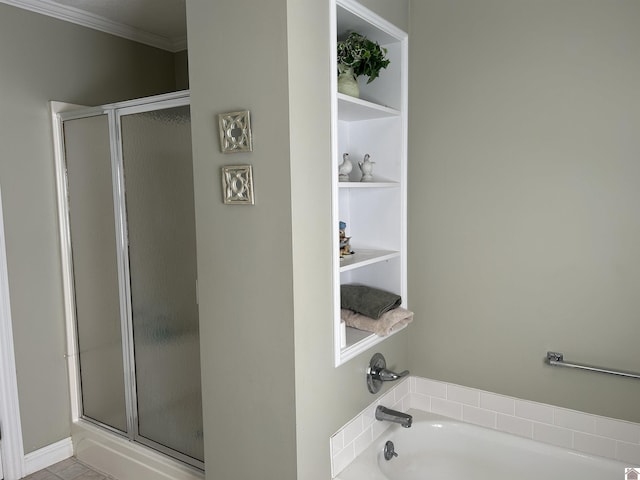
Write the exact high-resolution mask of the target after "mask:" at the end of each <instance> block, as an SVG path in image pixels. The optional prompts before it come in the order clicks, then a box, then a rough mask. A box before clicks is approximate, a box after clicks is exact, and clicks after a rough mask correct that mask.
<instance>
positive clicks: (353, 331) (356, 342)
mask: <svg viewBox="0 0 640 480" xmlns="http://www.w3.org/2000/svg"><path fill="white" fill-rule="evenodd" d="M405 328H407V325H403V326H402V327H400V328H398V329H397V330H394V331H393V332H391V333H390V334H389V335H387V336H386V337H379V336H378V335H376V334H375V333H371V332H365V331H363V330H358V329H357V328H351V327H347V329H346V330H347V346H346V347H344V348H343V349H341V350H340V357H341V358H342V361H344V362H346V361H347V360H350V359H351V358H353V357H355V356H356V355H358V354H360V353H362V352H363V351H365V350H366V349H367V348H371V347H373V346H374V345H377V344H378V343H380V342H382V341H384V340H386V339H387V338H389V337H392V336H393V335H395V334H396V333H398V332H401V331H402V330H404V329H405Z"/></svg>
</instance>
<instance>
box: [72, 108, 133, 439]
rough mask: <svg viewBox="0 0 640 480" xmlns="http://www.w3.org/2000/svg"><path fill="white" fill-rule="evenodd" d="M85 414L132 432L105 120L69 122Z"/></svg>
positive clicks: (79, 340)
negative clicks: (125, 380) (129, 418)
mask: <svg viewBox="0 0 640 480" xmlns="http://www.w3.org/2000/svg"><path fill="white" fill-rule="evenodd" d="M64 135H65V156H66V163H67V178H68V187H69V190H68V192H69V222H70V230H71V245H72V255H73V270H74V282H75V296H76V317H77V333H78V344H79V350H80V355H79V357H80V358H79V363H80V378H81V382H82V412H83V415H84V416H85V417H89V418H91V419H94V420H97V421H99V422H101V423H104V424H106V425H109V426H111V427H113V428H116V429H118V430H121V431H126V430H127V420H126V408H125V389H124V374H123V367H122V364H123V360H122V333H121V322H120V300H119V295H118V267H117V265H118V262H117V258H116V233H115V220H114V211H113V194H112V191H113V187H112V185H113V183H112V177H111V157H110V153H109V127H108V122H107V116H106V115H99V116H95V117H89V118H82V119H77V120H67V121H65V122H64Z"/></svg>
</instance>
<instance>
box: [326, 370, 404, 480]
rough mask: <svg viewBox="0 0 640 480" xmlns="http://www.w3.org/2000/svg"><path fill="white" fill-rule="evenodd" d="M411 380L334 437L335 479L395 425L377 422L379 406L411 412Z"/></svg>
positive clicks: (356, 417) (370, 406) (333, 462)
mask: <svg viewBox="0 0 640 480" xmlns="http://www.w3.org/2000/svg"><path fill="white" fill-rule="evenodd" d="M410 380H411V379H410V378H406V379H404V380H402V381H401V382H400V383H398V384H397V385H396V386H394V388H392V389H390V390H389V391H388V392H386V393H385V394H384V395H382V396H380V397H379V398H377V399H376V400H375V401H374V402H373V403H372V404H370V405H369V406H368V407H367V408H365V409H364V410H363V411H362V412H360V413H359V414H358V415H356V416H355V417H354V418H353V420H351V421H350V422H349V423H347V424H346V425H345V426H344V427H342V428H341V429H340V430H338V431H337V432H336V433H335V434H334V435H332V436H331V476H332V478H333V477H335V476H336V475H338V474H339V473H340V472H341V471H342V470H344V469H345V468H346V466H347V465H349V464H350V463H351V462H352V461H353V460H354V459H355V458H356V457H357V456H358V455H360V453H362V452H363V451H364V450H365V449H366V448H367V447H368V446H369V445H371V443H373V441H374V440H375V439H377V438H378V437H379V436H380V435H381V434H382V433H383V432H384V431H385V430H386V429H387V428H389V427H390V426H391V425H392V423H390V422H379V421H377V420H376V418H375V411H376V407H377V406H378V405H384V406H385V407H387V408H391V409H393V410H397V411H399V412H406V411H407V410H409V408H411V401H410V384H411V382H410Z"/></svg>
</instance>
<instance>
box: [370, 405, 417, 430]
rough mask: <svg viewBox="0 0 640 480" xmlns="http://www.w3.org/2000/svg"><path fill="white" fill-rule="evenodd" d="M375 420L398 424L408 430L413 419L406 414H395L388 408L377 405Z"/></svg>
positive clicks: (395, 412)
mask: <svg viewBox="0 0 640 480" xmlns="http://www.w3.org/2000/svg"><path fill="white" fill-rule="evenodd" d="M376 420H380V421H387V422H393V423H398V424H400V425H402V426H403V427H404V428H409V427H410V426H411V422H413V417H412V416H411V415H409V414H408V413H402V412H397V411H395V410H391V409H390V408H387V407H383V406H382V405H378V407H377V408H376Z"/></svg>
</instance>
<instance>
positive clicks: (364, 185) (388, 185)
mask: <svg viewBox="0 0 640 480" xmlns="http://www.w3.org/2000/svg"><path fill="white" fill-rule="evenodd" d="M399 186H400V182H388V181H381V182H338V188H392V187H399Z"/></svg>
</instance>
